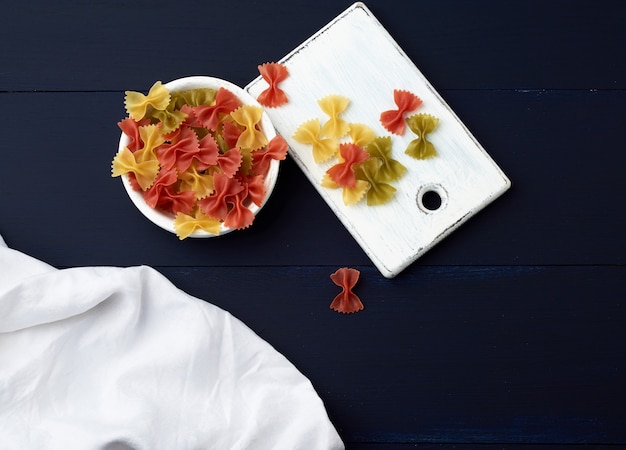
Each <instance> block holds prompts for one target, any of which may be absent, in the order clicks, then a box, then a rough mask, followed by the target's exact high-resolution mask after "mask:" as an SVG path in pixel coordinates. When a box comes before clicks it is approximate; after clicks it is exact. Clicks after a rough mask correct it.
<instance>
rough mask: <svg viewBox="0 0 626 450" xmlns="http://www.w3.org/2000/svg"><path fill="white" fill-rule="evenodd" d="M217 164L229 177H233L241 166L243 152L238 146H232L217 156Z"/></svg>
mask: <svg viewBox="0 0 626 450" xmlns="http://www.w3.org/2000/svg"><path fill="white" fill-rule="evenodd" d="M217 164H218V166H219V168H220V169H221V171H222V172H223V173H224V175H226V176H227V177H229V178H230V177H232V176H233V175H234V174H235V173H236V172H237V169H239V166H241V152H240V151H239V149H238V148H231V149H230V150H228V151H227V152H226V153H220V154H219V155H218V156H217Z"/></svg>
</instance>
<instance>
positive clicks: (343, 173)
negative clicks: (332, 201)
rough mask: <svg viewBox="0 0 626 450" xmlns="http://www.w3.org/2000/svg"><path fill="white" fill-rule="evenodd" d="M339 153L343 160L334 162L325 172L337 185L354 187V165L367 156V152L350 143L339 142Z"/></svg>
mask: <svg viewBox="0 0 626 450" xmlns="http://www.w3.org/2000/svg"><path fill="white" fill-rule="evenodd" d="M339 153H340V154H341V156H342V158H343V160H344V161H343V162H341V163H337V164H335V165H334V166H332V167H331V168H330V169H328V170H327V171H326V173H328V176H329V177H330V178H331V179H332V180H333V181H334V182H335V183H337V185H339V186H342V187H354V186H356V176H355V174H354V166H355V165H356V164H360V163H362V162H363V161H365V160H366V159H367V158H369V153H367V152H366V151H365V150H363V149H362V148H361V147H359V146H358V145H356V144H352V143H345V144H341V145H340V146H339Z"/></svg>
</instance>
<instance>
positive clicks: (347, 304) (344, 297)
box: [330, 267, 363, 313]
mask: <svg viewBox="0 0 626 450" xmlns="http://www.w3.org/2000/svg"><path fill="white" fill-rule="evenodd" d="M360 275H361V272H359V271H358V270H356V269H352V268H349V267H342V268H341V269H338V270H337V271H336V272H334V273H333V274H331V275H330V279H331V280H332V281H333V283H335V284H336V285H337V286H339V287H340V288H341V292H340V293H339V294H337V296H336V297H335V298H334V299H333V301H332V302H331V304H330V308H331V309H333V310H335V311H337V312H340V313H354V312H357V311H361V310H362V309H363V302H361V299H360V298H359V296H358V295H356V294H355V293H354V292H353V291H352V290H353V289H354V287H355V286H356V284H357V282H358V281H359V276H360Z"/></svg>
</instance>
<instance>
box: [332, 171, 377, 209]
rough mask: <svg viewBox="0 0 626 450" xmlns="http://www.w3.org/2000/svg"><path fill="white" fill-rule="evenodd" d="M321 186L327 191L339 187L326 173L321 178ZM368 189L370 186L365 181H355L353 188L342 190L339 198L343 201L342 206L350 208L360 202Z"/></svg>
mask: <svg viewBox="0 0 626 450" xmlns="http://www.w3.org/2000/svg"><path fill="white" fill-rule="evenodd" d="M321 184H322V186H323V187H325V188H327V189H338V188H339V185H338V184H337V183H335V182H334V181H333V179H332V178H330V177H329V176H328V174H327V173H325V174H324V176H323V177H322V183H321ZM369 188H370V184H369V183H368V182H367V181H365V180H356V184H355V185H354V186H353V187H344V188H342V192H341V198H342V199H343V203H344V205H346V206H350V205H354V204H355V203H358V202H360V201H361V199H362V198H363V197H364V196H365V193H366V192H367V190H368V189H369Z"/></svg>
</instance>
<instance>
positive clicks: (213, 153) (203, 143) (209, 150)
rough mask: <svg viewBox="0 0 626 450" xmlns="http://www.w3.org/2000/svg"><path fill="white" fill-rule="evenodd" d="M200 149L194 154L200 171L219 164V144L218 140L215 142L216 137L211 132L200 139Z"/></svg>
mask: <svg viewBox="0 0 626 450" xmlns="http://www.w3.org/2000/svg"><path fill="white" fill-rule="evenodd" d="M198 149H199V150H198V153H196V154H195V155H194V158H195V159H196V161H197V165H196V169H197V170H198V171H203V170H206V169H208V168H209V167H211V166H214V165H216V164H217V160H218V158H219V154H220V150H219V148H218V146H217V142H215V139H213V136H211V134H210V133H209V134H207V135H206V136H205V137H203V138H202V139H200V141H199V142H198Z"/></svg>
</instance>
